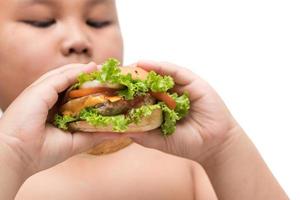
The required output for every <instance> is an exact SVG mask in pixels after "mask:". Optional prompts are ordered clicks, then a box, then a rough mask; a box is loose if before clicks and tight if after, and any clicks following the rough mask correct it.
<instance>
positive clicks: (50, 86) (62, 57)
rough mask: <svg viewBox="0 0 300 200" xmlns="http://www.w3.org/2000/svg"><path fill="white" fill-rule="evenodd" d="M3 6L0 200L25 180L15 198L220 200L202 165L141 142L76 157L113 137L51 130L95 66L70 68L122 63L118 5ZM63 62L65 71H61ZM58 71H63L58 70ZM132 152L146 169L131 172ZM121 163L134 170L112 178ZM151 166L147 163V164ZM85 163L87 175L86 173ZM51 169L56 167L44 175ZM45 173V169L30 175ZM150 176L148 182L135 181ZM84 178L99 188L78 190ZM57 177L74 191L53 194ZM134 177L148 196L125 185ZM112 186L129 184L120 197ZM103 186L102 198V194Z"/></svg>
mask: <svg viewBox="0 0 300 200" xmlns="http://www.w3.org/2000/svg"><path fill="white" fill-rule="evenodd" d="M46 2H47V3H46ZM0 9H1V12H0V23H1V27H0V49H1V51H0V79H1V81H0V93H1V99H0V107H1V108H2V109H4V111H5V112H4V115H3V117H2V118H1V120H0V150H1V151H0V152H1V153H0V160H1V163H2V164H1V167H0V174H1V175H3V176H1V177H2V178H1V180H0V194H1V196H0V198H1V199H13V198H14V196H15V195H16V193H17V191H18V190H19V188H20V187H21V185H22V184H23V182H24V181H25V180H27V181H26V182H25V183H24V184H23V186H22V188H21V190H20V193H19V194H18V196H17V199H27V198H28V199H34V198H35V197H37V199H39V198H38V197H39V196H40V195H42V196H43V197H45V198H43V199H46V197H49V198H50V197H51V198H52V199H59V198H63V197H66V196H72V195H74V194H76V195H78V196H75V195H74V198H75V197H80V196H79V194H77V193H76V192H75V191H81V190H84V189H85V193H84V195H85V197H86V196H88V197H90V199H93V198H94V199H99V195H100V197H102V196H101V195H104V194H105V195H107V196H104V197H107V198H104V199H109V198H111V199H115V198H117V197H119V196H117V195H121V196H123V195H126V194H127V195H131V196H130V197H132V198H139V199H145V198H146V197H151V196H150V195H149V192H152V195H153V191H155V193H156V195H157V199H168V198H170V199H171V198H172V199H175V198H179V197H182V195H188V196H189V195H191V193H194V194H193V196H195V197H197V198H202V197H203V198H206V199H207V198H209V199H215V193H214V191H213V189H212V187H211V184H210V182H209V180H208V178H207V175H206V174H205V172H204V170H203V168H202V167H201V166H200V165H199V164H195V163H194V162H192V161H188V160H184V159H179V158H176V157H173V156H169V155H166V154H164V153H161V152H157V151H153V150H149V149H145V148H142V147H141V146H139V145H131V146H130V147H128V148H127V149H126V150H123V151H120V153H119V152H118V153H116V154H114V155H110V156H105V157H94V156H91V155H87V154H85V155H77V156H73V155H75V154H78V153H79V152H83V151H86V150H87V149H89V148H91V147H93V146H94V145H96V144H97V143H100V142H101V141H103V140H104V139H107V138H110V137H111V136H109V135H107V136H104V135H103V134H101V135H99V134H81V133H77V134H74V135H73V136H71V135H69V134H65V133H63V132H61V131H59V130H57V129H55V128H54V127H52V126H51V125H49V124H47V125H46V126H45V122H46V116H47V114H48V111H49V108H51V107H52V106H53V105H54V103H55V101H56V99H57V95H58V93H59V92H61V91H62V90H63V89H66V88H67V86H69V85H70V84H71V82H73V81H74V80H75V77H76V76H77V75H78V74H79V73H80V72H82V71H89V70H95V69H96V66H95V64H93V63H91V64H89V65H79V64H76V65H75V64H72V65H66V64H70V63H88V62H90V61H94V62H96V63H102V62H103V61H104V60H105V59H107V58H109V57H114V58H117V59H119V60H121V61H122V55H123V43H122V37H121V33H120V28H119V24H118V18H117V13H116V8H115V2H114V1H112V0H106V1H105V0H102V1H90V0H74V1H60V0H50V1H29V0H11V1H5V0H0ZM63 65H66V66H64V67H61V66H63ZM56 68H58V70H54V69H56ZM8 69H9V70H8ZM50 70H52V71H51V72H49V73H47V74H45V75H43V74H44V73H46V72H48V71H50ZM53 70H54V71H53ZM42 75H43V76H42ZM41 76H42V77H41ZM39 77H40V78H39ZM38 78H39V79H38ZM37 79H38V80H37ZM35 80H37V81H35ZM34 81H35V82H34ZM33 82H34V83H33ZM32 83H33V84H32ZM30 84H32V85H30ZM28 86H29V87H28ZM26 87H28V88H27V89H26V90H25V91H24V92H22V91H23V90H24V89H25V88H26ZM21 92H22V93H21ZM17 96H18V98H17V99H16V100H15V98H16V97H17ZM41 97H42V98H41ZM13 100H15V101H14V102H13ZM12 102H13V103H12ZM8 106H9V107H8ZM28 108H30V109H28ZM33 116H35V117H33ZM16 118H17V119H18V120H16ZM16 122H17V123H16ZM130 155H131V156H136V157H135V159H136V160H137V164H140V165H142V166H143V167H144V168H138V167H137V168H136V170H135V171H133V170H132V163H133V162H132V160H129V159H127V157H128V156H130ZM71 156H73V157H72V158H71V159H69V160H67V161H65V162H63V163H62V164H60V165H57V166H56V167H53V166H54V165H56V164H58V163H60V162H62V161H64V160H66V159H67V158H69V157H71ZM148 159H149V160H148ZM157 160H159V161H160V162H164V165H165V167H168V170H165V171H161V167H162V166H159V165H158V164H153V163H155V162H157ZM142 161H143V162H142ZM150 161H151V167H149V166H150ZM116 162H118V163H119V162H122V166H128V167H125V168H124V169H122V171H121V172H120V175H122V176H119V177H117V178H118V179H117V180H112V179H111V178H112V177H113V176H114V173H112V174H108V173H103V172H104V171H109V170H110V169H111V168H112V167H113V166H117V165H115V164H116ZM147 162H148V163H149V165H148V166H144V164H145V163H147ZM75 163H76V166H75ZM83 166H84V167H86V168H88V169H89V170H85V171H84V170H82V167H83ZM171 166H172V167H171ZM50 167H53V168H50ZM47 168H50V169H49V170H45V169H47ZM99 168H101V171H100V172H101V173H99ZM41 170H45V171H43V172H41V173H38V174H36V175H33V176H31V175H32V174H34V173H37V172H39V171H41ZM143 170H144V171H143ZM145 171H146V172H147V174H148V175H147V176H146V177H144V178H143V177H142V176H137V175H138V174H140V173H144V172H145ZM79 172H80V173H79ZM134 172H138V173H136V174H134ZM162 172H163V173H162ZM174 173H175V174H176V176H174ZM153 174H154V175H155V174H156V175H157V174H159V175H161V176H162V177H163V178H162V179H159V182H158V183H156V182H155V180H154V179H152V181H153V182H150V180H149V179H150V178H151V177H153V176H152V175H153ZM29 176H31V177H30V178H29V179H28V177H29ZM79 176H81V177H79ZM95 176H96V177H97V178H95ZM129 177H130V178H129ZM81 178H85V181H86V182H87V183H95V185H94V184H93V186H91V187H90V188H89V189H87V188H86V186H85V185H81V184H78V185H75V184H74V183H76V182H78V181H80V180H81ZM41 180H42V181H41ZM57 180H61V181H62V182H63V183H64V188H65V187H66V186H69V187H68V188H67V189H65V190H63V191H60V192H57V193H53V191H54V190H57V189H59V188H58V187H57V186H59V184H60V183H61V182H60V181H59V182H55V181H57ZM128 180H131V181H132V182H133V183H134V182H140V183H144V184H139V185H138V186H139V189H141V190H142V191H145V193H142V192H141V193H139V194H137V193H136V191H137V190H136V187H137V185H136V184H133V185H130V184H129V185H128V184H125V183H127V182H128ZM179 180H180V181H179ZM112 181H113V182H112ZM53 182H54V183H55V184H47V186H45V187H43V189H40V188H41V187H40V184H41V183H53ZM108 183H111V184H114V185H117V184H119V186H121V183H122V184H123V185H122V186H123V187H121V188H119V191H118V193H113V192H115V191H116V189H118V188H117V187H116V188H112V187H111V184H108ZM162 183H164V184H162ZM100 184H101V186H102V187H101V188H102V190H100V191H102V192H103V193H101V194H100V193H99V191H98V185H100ZM148 184H149V185H150V186H151V187H150V188H149V187H148ZM182 184H185V185H182ZM156 185H157V186H156ZM195 185H198V186H199V188H198V187H195ZM183 187H184V189H181V188H183ZM37 188H39V189H37ZM128 191H131V193H128ZM169 191H172V192H169ZM173 191H175V192H173ZM30 195H36V196H35V197H32V196H30ZM51 195H52V196H51ZM53 195H56V196H53ZM109 195H111V196H109ZM114 195H116V196H114ZM135 195H137V196H135ZM175 195H176V196H175ZM193 196H190V197H193ZM123 197H124V196H123ZM51 198H50V199H51ZM63 199H65V198H63Z"/></svg>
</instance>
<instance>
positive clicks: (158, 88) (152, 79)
mask: <svg viewBox="0 0 300 200" xmlns="http://www.w3.org/2000/svg"><path fill="white" fill-rule="evenodd" d="M146 84H147V86H148V88H149V89H150V90H151V91H153V92H166V91H168V90H169V89H171V88H173V87H174V81H173V78H172V77H170V76H161V75H159V74H157V73H155V72H154V71H150V72H149V74H148V76H147V79H146Z"/></svg>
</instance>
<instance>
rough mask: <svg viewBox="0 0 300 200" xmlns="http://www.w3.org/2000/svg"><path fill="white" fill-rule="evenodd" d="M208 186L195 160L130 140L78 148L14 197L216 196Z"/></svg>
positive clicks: (31, 181) (136, 197)
mask: <svg viewBox="0 0 300 200" xmlns="http://www.w3.org/2000/svg"><path fill="white" fill-rule="evenodd" d="M78 158H80V159H78ZM49 177H52V178H49ZM54 177H56V178H54ZM91 177H92V178H91ZM45 179H46V180H48V181H47V182H45ZM36 183H40V188H41V189H39V190H36V189H35V188H36V187H35V186H36ZM196 183H197V187H194V186H193V184H196ZM211 189H212V187H211V184H210V182H209V180H208V178H207V175H206V173H205V172H204V170H203V169H202V167H201V166H200V165H199V164H197V163H193V162H191V161H190V160H185V159H182V158H179V157H174V156H171V155H168V154H164V153H162V152H160V151H154V150H151V149H147V148H144V147H142V146H140V145H137V144H131V145H130V146H129V147H127V148H125V149H123V150H120V151H118V152H116V153H113V154H111V155H105V156H100V157H97V156H89V155H87V154H82V155H80V156H79V157H77V158H75V157H73V158H71V159H69V160H68V161H67V162H64V163H62V164H59V165H58V166H56V167H55V168H52V169H50V170H46V171H43V172H41V173H39V174H37V175H35V176H33V177H32V178H30V179H28V181H26V182H25V184H24V186H23V187H22V188H21V189H20V191H19V193H18V195H17V197H16V200H19V199H20V200H21V199H22V200H27V199H28V200H32V199H46V200H47V199H49V200H50V199H56V200H60V199H61V200H63V199H74V200H77V199H78V200H79V199H91V200H92V199H99V198H101V199H107V200H117V199H149V200H150V199H164V200H167V199H170V200H173V199H174V200H175V199H178V200H179V199H187V200H188V199H191V200H192V199H216V196H215V194H214V192H213V191H212V190H211ZM66 191H73V192H66ZM58 194H59V195H58ZM196 195H197V196H198V197H197V198H194V197H195V196H196Z"/></svg>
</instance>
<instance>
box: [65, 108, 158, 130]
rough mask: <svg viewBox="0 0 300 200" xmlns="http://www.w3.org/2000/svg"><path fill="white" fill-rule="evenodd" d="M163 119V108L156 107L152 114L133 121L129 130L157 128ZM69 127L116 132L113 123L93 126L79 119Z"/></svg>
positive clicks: (72, 128)
mask: <svg viewBox="0 0 300 200" xmlns="http://www.w3.org/2000/svg"><path fill="white" fill-rule="evenodd" d="M162 121H163V116H162V111H161V109H156V110H154V111H153V112H152V114H151V115H149V116H147V117H144V118H142V120H141V121H140V122H139V123H138V124H135V123H132V124H129V125H128V129H127V130H126V131H125V132H126V133H128V132H145V131H150V130H153V129H156V128H158V127H160V125H161V124H162ZM69 129H70V130H71V131H81V132H116V131H114V130H113V128H112V126H111V125H108V126H93V125H91V124H89V123H88V122H86V121H77V122H72V123H70V124H69Z"/></svg>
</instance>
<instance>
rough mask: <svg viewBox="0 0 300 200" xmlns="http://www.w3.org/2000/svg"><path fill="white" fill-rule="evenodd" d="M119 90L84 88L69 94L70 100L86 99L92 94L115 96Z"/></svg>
mask: <svg viewBox="0 0 300 200" xmlns="http://www.w3.org/2000/svg"><path fill="white" fill-rule="evenodd" d="M116 92H117V90H115V89H111V88H105V87H97V88H83V89H78V90H72V91H70V93H69V97H70V98H78V97H84V96H87V95H90V94H96V93H104V94H105V95H114V94H116Z"/></svg>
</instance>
